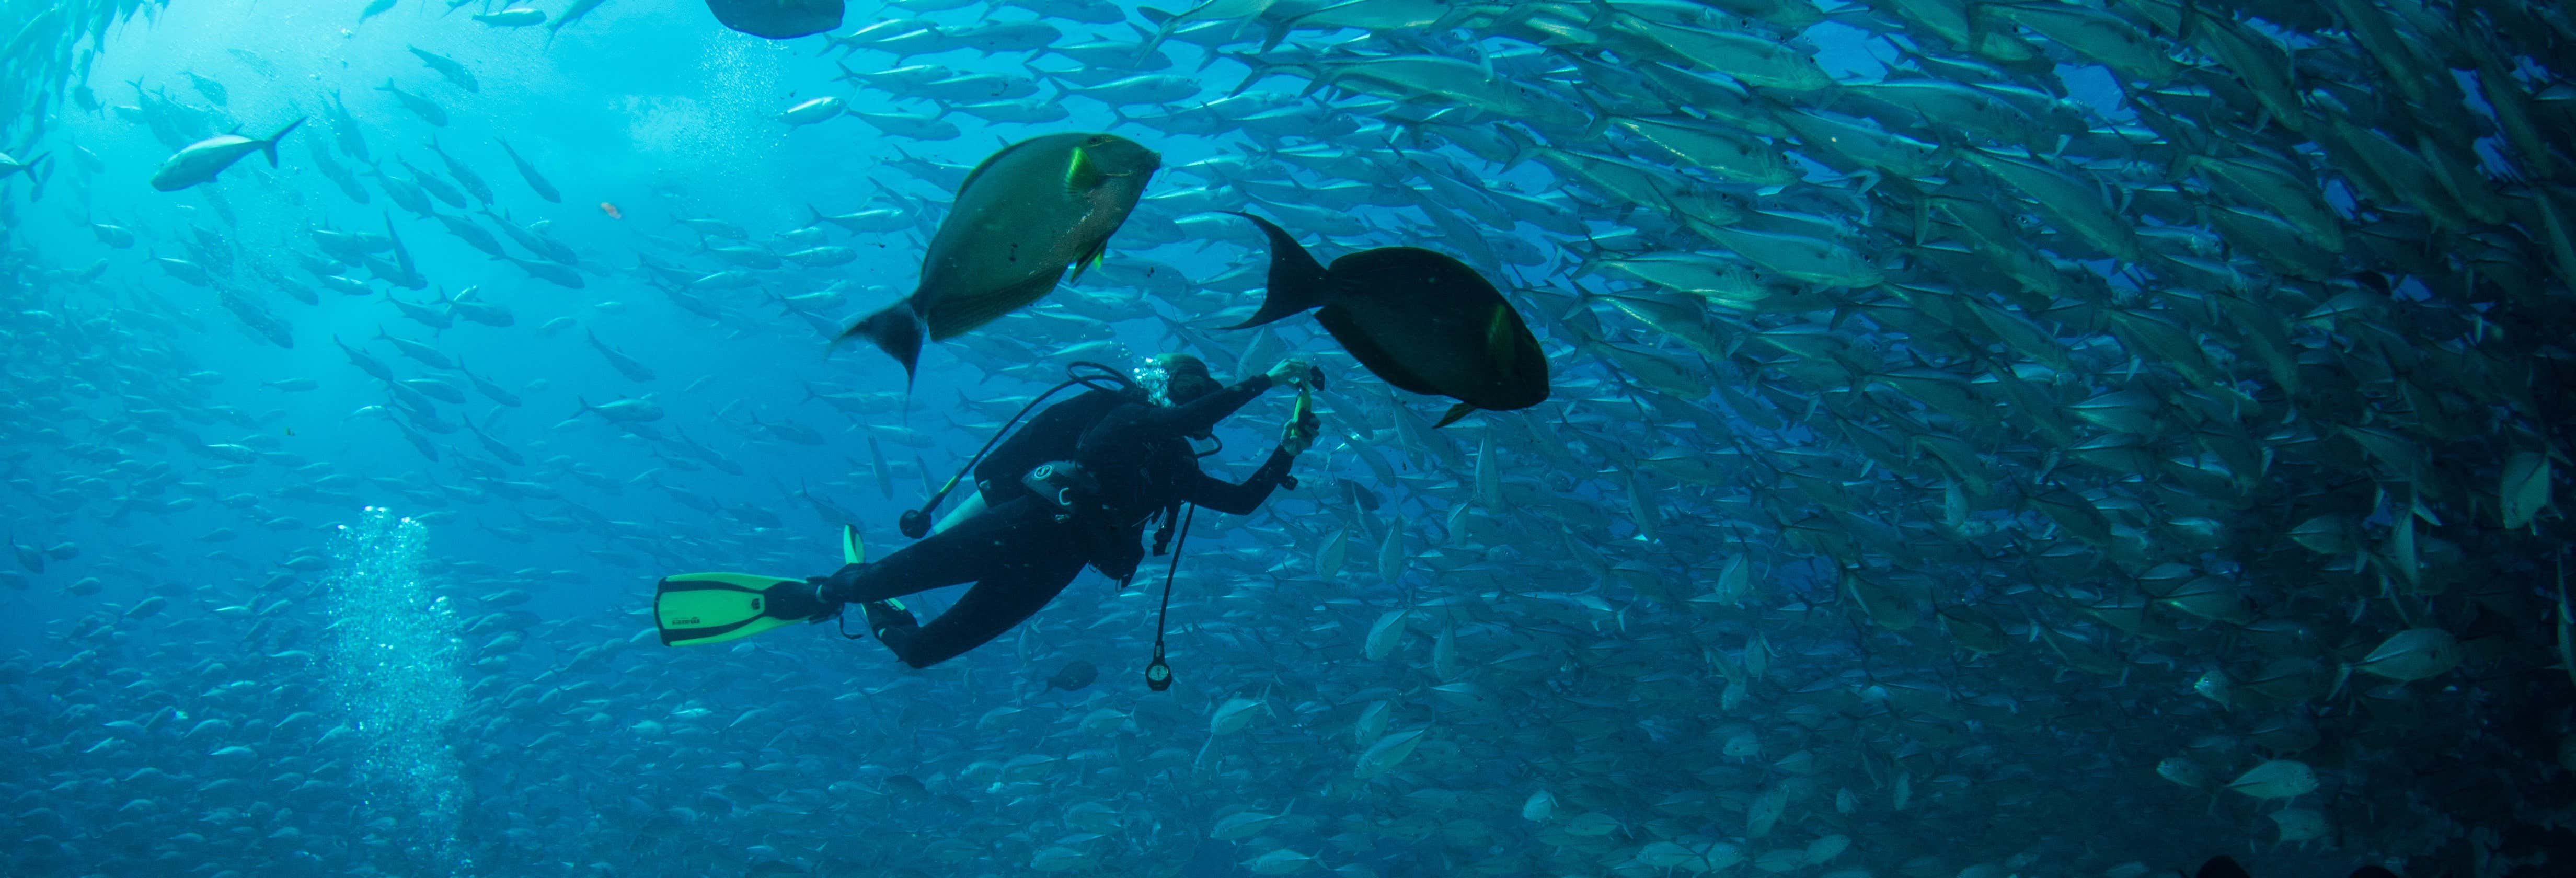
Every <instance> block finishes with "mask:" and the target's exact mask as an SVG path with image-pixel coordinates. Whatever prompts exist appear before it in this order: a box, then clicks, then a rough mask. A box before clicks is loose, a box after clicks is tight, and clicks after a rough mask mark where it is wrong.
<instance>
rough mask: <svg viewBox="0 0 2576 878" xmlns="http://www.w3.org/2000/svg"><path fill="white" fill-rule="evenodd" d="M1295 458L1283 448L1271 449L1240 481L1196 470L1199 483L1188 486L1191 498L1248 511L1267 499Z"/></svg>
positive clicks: (1238, 512) (1223, 509)
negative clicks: (1234, 482) (1259, 465)
mask: <svg viewBox="0 0 2576 878" xmlns="http://www.w3.org/2000/svg"><path fill="white" fill-rule="evenodd" d="M1296 459H1297V456H1296V455H1293V454H1290V453H1288V450H1287V449H1285V448H1280V449H1274V450H1272V451H1271V452H1270V459H1269V460H1265V461H1262V462H1261V468H1260V469H1258V470H1254V471H1253V473H1252V477H1251V478H1248V479H1244V480H1243V484H1240V485H1236V484H1230V483H1227V482H1225V481H1222V480H1219V479H1217V478H1216V477H1214V476H1210V475H1208V474H1207V473H1204V472H1202V473H1199V481H1198V485H1197V486H1196V487H1194V488H1192V489H1191V490H1190V502H1192V503H1196V504H1198V505H1200V506H1205V507H1207V508H1209V509H1214V510H1216V511H1218V512H1223V513H1226V514H1229V515H1250V514H1252V511H1253V510H1255V509H1259V508H1261V502H1262V501H1264V500H1268V499H1270V492H1272V491H1275V490H1278V489H1279V482H1280V480H1281V479H1284V478H1287V476H1288V464H1289V463H1290V462H1292V461H1294V460H1296Z"/></svg>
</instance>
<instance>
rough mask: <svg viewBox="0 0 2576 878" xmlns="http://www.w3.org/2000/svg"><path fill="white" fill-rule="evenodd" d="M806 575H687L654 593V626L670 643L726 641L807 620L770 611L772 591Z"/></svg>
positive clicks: (673, 578) (664, 582) (672, 578)
mask: <svg viewBox="0 0 2576 878" xmlns="http://www.w3.org/2000/svg"><path fill="white" fill-rule="evenodd" d="M788 583H795V584H797V585H803V584H805V581H804V580H802V579H789V578H785V577H778V576H759V575H755V574H750V573H683V574H680V575H678V576H670V577H665V578H663V580H662V581H661V583H660V584H659V585H657V586H656V587H655V589H654V592H653V626H654V627H655V628H657V629H660V631H661V633H662V643H663V644H664V645H666V646H693V645H697V644H702V643H723V642H725V641H728V640H734V639H737V638H743V637H749V636H751V635H754V634H758V633H760V632H763V631H767V630H769V629H772V628H778V627H782V626H786V625H794V624H797V623H799V622H803V621H805V620H803V619H790V618H785V617H780V616H773V615H770V614H769V590H770V589H771V588H773V587H776V586H779V585H784V584H788Z"/></svg>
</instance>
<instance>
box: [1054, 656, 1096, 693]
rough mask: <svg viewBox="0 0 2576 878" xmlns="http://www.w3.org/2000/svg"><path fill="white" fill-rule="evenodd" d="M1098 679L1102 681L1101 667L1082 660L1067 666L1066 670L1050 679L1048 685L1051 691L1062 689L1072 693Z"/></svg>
mask: <svg viewBox="0 0 2576 878" xmlns="http://www.w3.org/2000/svg"><path fill="white" fill-rule="evenodd" d="M1097 679H1100V668H1099V666H1097V665H1093V664H1092V663H1090V662H1087V661H1083V660H1081V659H1074V660H1073V661H1071V662H1067V663H1066V664H1065V666H1064V670H1061V671H1057V672H1055V676H1053V677H1048V678H1047V681H1046V683H1047V689H1048V690H1049V691H1053V690H1056V689H1062V690H1064V691H1067V692H1072V691H1075V690H1077V689H1081V688H1083V687H1085V686H1089V685H1091V681H1093V680H1097Z"/></svg>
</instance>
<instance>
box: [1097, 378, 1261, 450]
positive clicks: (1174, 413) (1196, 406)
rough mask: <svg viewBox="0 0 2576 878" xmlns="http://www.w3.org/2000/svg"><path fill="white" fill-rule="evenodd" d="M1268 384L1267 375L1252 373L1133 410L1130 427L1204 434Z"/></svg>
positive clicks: (1152, 431)
mask: <svg viewBox="0 0 2576 878" xmlns="http://www.w3.org/2000/svg"><path fill="white" fill-rule="evenodd" d="M1270 386H1271V381H1270V376H1268V375H1254V376H1252V377H1250V378H1246V379H1243V380H1241V381H1237V382H1234V383H1233V384H1231V385H1228V386H1227V387H1226V388H1225V389H1223V390H1219V391H1217V392H1215V393H1210V394H1208V395H1206V396H1202V397H1199V398H1197V399H1193V400H1190V401H1189V402H1185V403H1182V404H1180V405H1176V406H1170V407H1162V408H1150V409H1147V410H1145V411H1139V412H1135V414H1134V417H1135V420H1134V422H1133V423H1132V424H1131V426H1134V427H1141V428H1144V429H1145V430H1146V431H1147V432H1148V433H1150V434H1151V435H1159V436H1197V435H1204V434H1206V433H1208V432H1209V431H1212V430H1215V429H1216V424H1217V422H1218V421H1222V420H1225V419H1226V418H1228V417H1232V416H1233V415H1234V413H1235V411H1236V410H1237V409H1241V408H1243V407H1244V406H1245V405H1248V404H1250V403H1251V402H1252V401H1253V400H1254V399H1256V398H1258V397H1260V396H1261V392H1262V391H1264V390H1269V389H1270Z"/></svg>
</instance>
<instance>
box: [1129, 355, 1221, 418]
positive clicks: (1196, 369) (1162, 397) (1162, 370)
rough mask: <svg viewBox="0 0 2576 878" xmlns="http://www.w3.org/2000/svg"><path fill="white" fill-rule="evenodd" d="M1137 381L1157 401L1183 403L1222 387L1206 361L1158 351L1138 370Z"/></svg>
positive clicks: (1148, 395)
mask: <svg viewBox="0 0 2576 878" xmlns="http://www.w3.org/2000/svg"><path fill="white" fill-rule="evenodd" d="M1136 383H1137V384H1138V385H1140V386H1142V387H1144V388H1145V395H1146V396H1147V397H1148V398H1150V399H1152V400H1153V401H1154V404H1155V405H1164V406H1170V405H1181V404H1184V403H1187V402H1189V401H1190V400H1194V399H1197V398H1199V397H1202V396H1206V395H1208V394H1211V393H1215V392H1216V391H1217V389H1218V387H1219V385H1218V384H1217V381H1216V378H1215V376H1211V375H1209V374H1208V367H1207V364H1206V363H1202V362H1199V358H1197V357H1193V356H1190V355H1188V354H1180V353H1172V354H1157V355H1155V356H1154V358H1153V359H1150V360H1146V361H1145V365H1144V366H1143V367H1141V368H1139V369H1137V370H1136Z"/></svg>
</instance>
